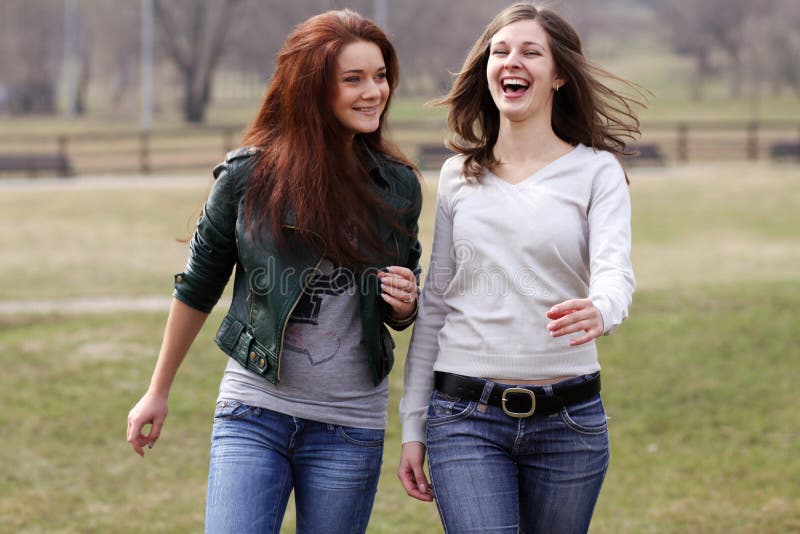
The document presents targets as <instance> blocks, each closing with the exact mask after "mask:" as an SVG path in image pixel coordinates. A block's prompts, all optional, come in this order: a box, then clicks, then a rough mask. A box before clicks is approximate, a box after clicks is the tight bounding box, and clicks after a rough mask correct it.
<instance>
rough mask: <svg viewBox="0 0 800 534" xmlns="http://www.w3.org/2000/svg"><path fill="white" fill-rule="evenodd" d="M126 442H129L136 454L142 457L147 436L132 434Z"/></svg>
mask: <svg viewBox="0 0 800 534" xmlns="http://www.w3.org/2000/svg"><path fill="white" fill-rule="evenodd" d="M128 443H130V444H131V447H133V450H134V451H136V454H138V455H139V456H141V457H142V458H144V445H145V444H146V443H147V438H146V437H145V436H143V435H142V434H139V435H138V436H134V437H133V438H131V439H129V440H128Z"/></svg>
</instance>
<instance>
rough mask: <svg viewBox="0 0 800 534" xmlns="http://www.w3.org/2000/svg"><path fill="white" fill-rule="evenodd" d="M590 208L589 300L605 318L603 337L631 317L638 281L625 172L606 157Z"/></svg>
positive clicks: (594, 188) (594, 185)
mask: <svg viewBox="0 0 800 534" xmlns="http://www.w3.org/2000/svg"><path fill="white" fill-rule="evenodd" d="M602 157H603V158H604V160H603V161H602V163H601V165H600V168H599V170H598V172H597V174H596V175H595V177H594V180H593V183H592V197H591V200H590V204H589V208H588V222H589V270H590V272H591V276H590V280H589V298H590V299H591V300H592V302H593V303H594V305H595V306H596V307H597V308H598V309H599V310H600V313H601V315H602V316H603V334H610V333H612V332H613V331H614V330H615V329H616V327H617V326H619V325H620V324H621V323H622V321H623V320H624V319H625V318H626V317H627V316H628V307H629V306H630V304H631V299H632V296H633V291H634V288H635V285H636V283H635V280H634V276H633V266H632V265H631V201H630V195H629V194H628V186H627V184H626V182H625V172H624V171H623V169H622V166H621V165H620V164H619V162H618V161H617V160H616V158H614V157H613V156H612V155H611V154H608V153H603V154H602Z"/></svg>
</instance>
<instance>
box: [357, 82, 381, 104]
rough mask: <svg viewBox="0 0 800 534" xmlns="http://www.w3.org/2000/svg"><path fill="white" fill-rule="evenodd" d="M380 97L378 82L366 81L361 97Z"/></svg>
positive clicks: (366, 98)
mask: <svg viewBox="0 0 800 534" xmlns="http://www.w3.org/2000/svg"><path fill="white" fill-rule="evenodd" d="M380 97H381V89H380V87H378V84H377V83H375V80H369V81H368V82H367V86H366V87H364V92H363V93H362V94H361V98H363V99H364V100H374V99H376V98H380Z"/></svg>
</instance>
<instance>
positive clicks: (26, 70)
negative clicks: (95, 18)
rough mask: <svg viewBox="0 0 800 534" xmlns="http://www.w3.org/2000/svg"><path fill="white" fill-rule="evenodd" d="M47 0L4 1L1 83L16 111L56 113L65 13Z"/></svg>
mask: <svg viewBox="0 0 800 534" xmlns="http://www.w3.org/2000/svg"><path fill="white" fill-rule="evenodd" d="M59 7H60V6H57V5H55V6H54V5H53V3H52V2H48V1H46V0H8V1H7V2H3V3H2V4H0V84H3V85H5V86H6V90H7V91H8V93H9V95H8V100H9V103H8V107H9V109H10V111H11V112H12V113H54V112H55V102H56V95H57V92H58V79H59V77H58V75H59V66H60V61H61V59H62V55H61V53H60V49H61V45H62V43H63V33H62V21H63V13H62V11H61V10H60V9H59Z"/></svg>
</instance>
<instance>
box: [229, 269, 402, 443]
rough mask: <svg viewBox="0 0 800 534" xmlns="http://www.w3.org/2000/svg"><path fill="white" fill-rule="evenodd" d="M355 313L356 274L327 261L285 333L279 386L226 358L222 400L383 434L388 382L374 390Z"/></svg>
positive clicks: (358, 316)
mask: <svg viewBox="0 0 800 534" xmlns="http://www.w3.org/2000/svg"><path fill="white" fill-rule="evenodd" d="M359 311H360V310H359V294H358V283H357V281H356V278H355V275H354V273H353V272H352V271H351V270H349V269H344V268H335V267H334V266H333V264H332V263H331V262H329V261H328V260H324V261H323V262H322V264H321V265H320V268H319V271H318V275H317V276H315V277H314V280H313V281H312V282H311V283H310V284H309V287H308V288H307V289H306V291H305V293H304V294H303V295H302V296H301V297H300V301H299V302H298V303H297V306H296V307H295V309H294V311H293V312H292V315H291V317H290V318H289V322H288V324H287V326H286V332H285V333H284V338H283V339H284V341H283V356H282V358H281V369H280V382H279V383H278V385H273V384H271V383H269V382H267V381H266V380H265V379H264V378H262V377H261V376H259V375H258V374H256V373H253V372H251V371H248V370H247V369H245V368H244V367H242V366H241V365H240V364H239V363H238V362H236V361H235V360H233V359H232V358H231V359H229V360H228V365H227V367H226V368H225V373H224V374H223V376H222V382H221V383H220V388H219V399H229V400H236V401H239V402H242V403H244V404H247V405H249V406H257V407H260V408H267V409H269V410H274V411H276V412H281V413H284V414H287V415H291V416H294V417H301V418H303V419H310V420H313V421H319V422H322V423H330V424H335V425H342V426H354V427H360V428H373V429H384V428H386V408H387V404H388V399H389V384H388V379H384V380H383V381H382V382H381V383H380V384H379V385H378V386H373V385H372V377H371V375H370V372H369V366H368V363H367V354H366V348H365V347H364V343H363V334H362V327H361V317H360V313H359Z"/></svg>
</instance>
